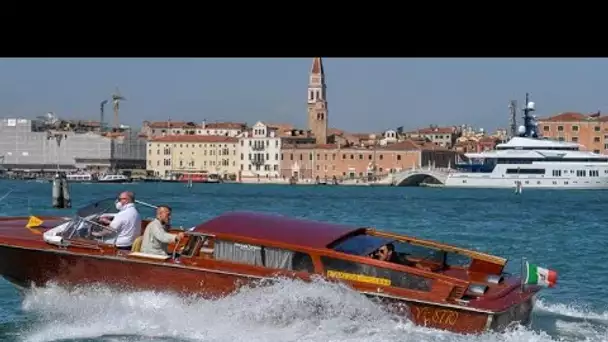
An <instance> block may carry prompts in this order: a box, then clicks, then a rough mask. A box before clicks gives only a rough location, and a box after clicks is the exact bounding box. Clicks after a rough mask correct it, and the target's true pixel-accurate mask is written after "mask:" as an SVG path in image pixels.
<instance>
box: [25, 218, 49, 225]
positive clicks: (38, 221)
mask: <svg viewBox="0 0 608 342" xmlns="http://www.w3.org/2000/svg"><path fill="white" fill-rule="evenodd" d="M43 222H44V221H42V220H41V219H39V218H37V217H36V216H30V219H29V220H28V221H27V224H26V225H25V227H26V228H34V227H39V226H40V225H41V224H42V223H43Z"/></svg>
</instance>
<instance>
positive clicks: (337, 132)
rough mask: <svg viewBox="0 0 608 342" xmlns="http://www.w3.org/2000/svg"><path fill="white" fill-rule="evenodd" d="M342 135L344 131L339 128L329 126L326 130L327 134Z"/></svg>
mask: <svg viewBox="0 0 608 342" xmlns="http://www.w3.org/2000/svg"><path fill="white" fill-rule="evenodd" d="M332 134H333V135H342V134H344V131H343V130H341V129H337V128H330V129H328V130H327V135H332Z"/></svg>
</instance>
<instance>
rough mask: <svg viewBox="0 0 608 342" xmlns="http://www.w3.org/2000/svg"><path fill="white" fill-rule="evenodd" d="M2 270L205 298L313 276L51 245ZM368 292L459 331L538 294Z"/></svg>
mask: <svg viewBox="0 0 608 342" xmlns="http://www.w3.org/2000/svg"><path fill="white" fill-rule="evenodd" d="M0 274H1V275H2V276H3V277H4V278H5V279H7V280H8V281H10V282H12V283H14V284H15V285H16V286H17V287H18V288H30V287H32V286H37V287H41V286H45V285H47V284H49V283H51V282H52V283H56V284H59V285H62V286H66V287H72V286H79V285H93V284H103V285H106V286H110V287H117V288H119V289H121V290H157V291H175V292H179V293H187V294H198V295H200V296H202V297H204V298H217V297H221V296H226V295H229V294H230V293H232V292H234V291H236V290H237V289H238V288H239V287H241V286H243V285H256V284H257V283H258V282H259V281H260V280H267V281H273V280H272V278H273V277H275V276H277V275H282V276H288V277H293V278H300V279H302V280H305V281H309V280H310V277H309V276H308V275H307V274H303V273H297V274H296V273H294V272H287V271H285V272H276V270H265V269H256V270H255V271H253V270H252V269H251V268H246V266H244V267H235V266H234V265H232V266H228V265H224V266H222V265H221V263H218V262H214V261H211V260H204V259H203V260H200V261H197V265H196V267H194V266H189V265H185V264H182V263H180V262H174V261H165V262H161V263H159V262H158V261H153V260H148V259H140V258H133V257H128V252H122V251H121V252H118V254H117V255H114V254H113V253H108V252H107V251H106V252H105V253H103V252H101V251H100V252H99V254H90V252H89V253H79V252H73V251H67V250H65V249H59V248H55V247H51V248H47V249H45V248H42V247H41V248H33V247H31V248H28V247H14V246H6V245H0ZM361 292H362V293H363V294H364V295H366V296H368V297H370V298H372V300H374V301H377V302H379V303H381V304H383V305H385V306H386V307H387V308H388V309H389V311H391V312H393V313H395V314H398V315H401V316H405V317H407V318H408V319H410V320H411V321H412V322H414V323H415V324H418V325H422V326H428V327H432V328H439V329H444V330H449V331H453V332H457V333H481V332H484V331H487V330H489V329H491V330H502V329H504V328H505V327H506V326H508V325H509V324H512V322H514V321H520V322H522V323H524V324H525V323H527V322H528V321H529V317H530V314H531V311H532V306H533V299H534V298H533V297H532V296H530V298H528V299H527V300H526V301H524V302H522V303H519V304H517V305H514V306H512V307H511V308H510V309H509V310H508V311H507V312H504V313H494V312H487V311H483V310H476V309H474V308H466V307H463V306H457V305H442V304H433V303H426V302H420V301H406V300H404V299H403V298H398V297H392V296H390V295H385V294H383V293H380V292H365V291H361Z"/></svg>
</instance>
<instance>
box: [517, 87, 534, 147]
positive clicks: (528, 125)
mask: <svg viewBox="0 0 608 342" xmlns="http://www.w3.org/2000/svg"><path fill="white" fill-rule="evenodd" d="M525 103H526V106H525V107H524V109H523V112H524V124H523V126H519V136H520V137H525V138H538V129H537V127H538V123H537V122H536V117H535V116H534V115H531V114H530V113H531V112H533V111H535V108H534V102H532V101H530V94H529V93H526V102H525Z"/></svg>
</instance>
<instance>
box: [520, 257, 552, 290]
mask: <svg viewBox="0 0 608 342" xmlns="http://www.w3.org/2000/svg"><path fill="white" fill-rule="evenodd" d="M525 266H526V268H525V271H526V275H525V278H524V284H530V285H539V286H546V287H553V286H555V283H557V272H555V271H553V270H549V269H546V268H542V267H538V266H536V265H534V264H531V263H529V262H527V261H526V265H525Z"/></svg>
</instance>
